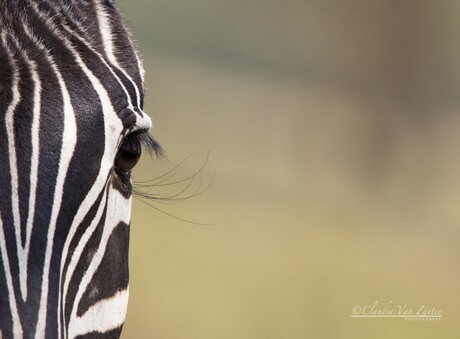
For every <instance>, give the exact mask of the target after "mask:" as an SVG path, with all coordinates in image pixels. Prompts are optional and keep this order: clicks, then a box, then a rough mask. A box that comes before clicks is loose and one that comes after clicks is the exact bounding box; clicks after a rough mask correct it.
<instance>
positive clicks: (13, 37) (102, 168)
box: [0, 0, 161, 339]
mask: <svg viewBox="0 0 460 339" xmlns="http://www.w3.org/2000/svg"><path fill="white" fill-rule="evenodd" d="M143 105H144V70H143V67H142V62H141V61H140V58H139V57H138V54H137V52H136V50H135V48H134V47H133V43H132V41H131V38H130V34H129V33H128V31H127V29H126V28H125V26H124V23H123V21H122V18H121V15H120V13H119V12H118V11H117V9H116V8H115V5H114V3H113V1H111V0H3V1H0V338H31V337H34V338H39V339H41V338H76V337H78V338H83V337H110V338H111V337H115V338H116V337H119V336H120V333H121V329H122V326H123V323H124V319H125V315H126V310H127V304H128V294H129V292H128V291H129V280H128V242H129V224H130V218H131V197H132V185H131V170H132V168H133V167H134V166H135V165H136V163H137V162H138V160H139V157H140V155H141V149H142V148H145V149H147V150H149V151H151V152H154V153H157V154H158V155H160V153H161V147H160V146H159V144H158V143H157V141H156V140H155V139H154V138H153V136H152V135H151V134H150V132H149V130H150V129H151V127H152V121H151V119H150V118H149V117H148V116H147V114H146V113H144V112H143V110H142V109H143Z"/></svg>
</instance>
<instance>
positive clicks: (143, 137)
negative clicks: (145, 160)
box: [129, 130, 164, 158]
mask: <svg viewBox="0 0 460 339" xmlns="http://www.w3.org/2000/svg"><path fill="white" fill-rule="evenodd" d="M129 137H130V138H131V139H132V140H133V141H134V142H139V143H140V144H141V145H142V146H143V147H144V148H145V149H146V150H147V152H148V153H149V154H150V155H153V154H155V155H156V156H157V157H159V158H162V157H164V151H163V149H162V148H161V146H160V144H159V143H158V141H156V140H155V138H154V137H153V135H152V134H150V132H149V131H148V130H139V131H137V132H135V133H131V134H130V135H129Z"/></svg>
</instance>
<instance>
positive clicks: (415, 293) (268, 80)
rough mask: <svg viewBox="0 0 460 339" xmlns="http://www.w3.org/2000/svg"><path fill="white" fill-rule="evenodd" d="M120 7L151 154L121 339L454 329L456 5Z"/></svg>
mask: <svg viewBox="0 0 460 339" xmlns="http://www.w3.org/2000/svg"><path fill="white" fill-rule="evenodd" d="M118 5H119V7H120V8H121V10H122V12H123V13H124V15H125V17H126V19H127V22H128V25H129V26H130V28H131V30H132V32H133V34H134V37H135V39H136V40H137V44H138V47H139V49H140V50H141V53H142V54H143V58H144V60H145V68H146V71H147V75H146V79H147V88H148V92H147V99H146V111H148V112H149V114H150V115H151V116H152V117H153V119H154V123H155V127H154V134H155V136H156V137H157V139H158V140H159V141H160V142H161V144H162V145H163V147H164V149H165V150H166V156H167V157H166V159H163V160H152V159H149V158H148V157H144V159H143V162H142V164H141V166H140V167H138V169H137V170H136V172H135V180H136V181H138V182H139V181H144V180H148V179H155V178H157V179H156V180H154V181H153V182H151V183H152V184H154V185H153V186H152V187H150V188H147V187H144V186H143V185H142V184H138V187H137V188H138V189H139V190H143V191H144V192H145V191H147V192H150V193H151V194H154V195H155V196H157V197H159V198H163V199H157V200H155V201H149V202H148V203H149V204H151V205H152V207H150V206H147V205H146V204H144V203H142V201H141V200H135V201H134V206H133V216H132V227H131V234H132V238H131V252H130V265H131V266H130V267H131V283H130V287H131V297H130V304H129V310H128V318H127V322H126V324H125V328H124V332H123V337H124V338H179V339H182V338H200V339H206V338H217V339H220V338H222V339H227V338H228V339H230V338H232V339H234V338H242V339H246V338H247V339H258V338H260V339H270V338H276V339H278V338H288V339H290V338H293V339H294V338H350V339H351V338H353V339H356V338H366V339H367V338H405V339H406V338H460V326H459V323H458V321H459V319H460V306H459V305H460V288H459V285H460V247H459V245H458V243H459V236H460V209H459V203H460V199H459V196H460V153H459V150H460V133H459V132H460V114H459V113H460V92H459V91H460V3H459V2H458V1H455V0H451V1H449V0H439V1H431V0H414V1H411V0H372V1H369V0H348V1H341V0H285V1H282V2H281V1H275V0H264V1H252V0H249V1H248V0H245V1H242V0H229V1H216V0H195V1H185V0H154V1H151V0H150V1H149V0H129V1H128V0H124V1H123V0H119V1H118ZM208 154H209V157H208ZM203 165H204V166H203ZM203 190H204V191H205V192H204V193H203V194H199V195H197V196H196V197H193V198H190V199H187V197H189V196H194V195H196V194H195V193H197V192H198V193H199V192H201V191H203ZM168 197H169V199H165V198H168ZM180 219H184V220H185V221H184V220H180ZM374 302H378V303H379V304H380V306H379V307H380V308H383V307H384V306H385V305H386V304H388V303H390V302H391V307H392V308H394V309H395V310H396V311H397V306H398V305H402V306H403V305H405V304H408V307H409V308H417V305H421V304H425V305H426V306H427V307H429V308H432V307H437V308H438V309H442V315H443V318H442V320H440V321H406V320H404V319H354V318H351V317H350V315H351V312H352V308H353V307H354V306H355V305H367V304H373V303H374Z"/></svg>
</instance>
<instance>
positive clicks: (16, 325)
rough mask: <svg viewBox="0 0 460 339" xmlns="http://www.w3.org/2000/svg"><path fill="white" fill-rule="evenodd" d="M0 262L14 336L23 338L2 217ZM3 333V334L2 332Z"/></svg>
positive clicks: (0, 221) (0, 223) (0, 226)
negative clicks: (4, 279)
mask: <svg viewBox="0 0 460 339" xmlns="http://www.w3.org/2000/svg"><path fill="white" fill-rule="evenodd" d="M0 254H1V256H0V260H2V262H3V268H4V269H5V278H6V288H7V290H8V302H9V304H10V309H11V316H12V318H13V336H14V337H15V338H22V336H23V333H22V327H21V322H20V320H19V314H18V308H17V306H16V298H15V296H14V288H13V279H12V276H11V270H10V262H9V257H8V251H7V249H6V240H5V233H4V230H3V220H2V216H1V215H0ZM2 293H3V292H2ZM0 333H1V332H0Z"/></svg>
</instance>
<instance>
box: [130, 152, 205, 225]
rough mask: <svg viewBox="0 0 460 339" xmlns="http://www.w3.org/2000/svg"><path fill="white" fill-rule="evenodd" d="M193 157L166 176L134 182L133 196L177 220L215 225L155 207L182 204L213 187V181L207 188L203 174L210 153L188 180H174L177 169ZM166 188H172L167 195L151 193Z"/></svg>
mask: <svg viewBox="0 0 460 339" xmlns="http://www.w3.org/2000/svg"><path fill="white" fill-rule="evenodd" d="M191 156H192V155H190V156H188V157H187V158H186V159H185V160H183V161H182V162H180V163H179V164H178V165H176V166H175V167H174V168H172V169H171V170H169V171H168V172H166V173H165V174H163V175H161V176H159V177H157V178H154V179H151V180H146V181H137V182H136V181H133V196H134V197H135V198H137V199H138V200H139V201H141V202H142V203H144V204H146V205H148V206H150V207H152V208H154V209H156V210H157V211H159V212H161V213H164V214H166V215H169V216H171V217H173V218H175V219H178V220H181V221H184V222H187V223H190V224H197V225H214V223H210V224H208V223H202V222H196V221H191V220H187V219H183V218H180V217H178V216H175V215H173V214H170V213H168V212H166V211H164V210H162V209H161V208H159V207H157V206H154V205H153V203H161V204H176V203H181V202H183V201H185V200H188V199H191V198H194V197H197V196H199V195H201V194H203V193H205V192H206V191H207V190H208V189H209V188H210V187H211V185H212V181H213V180H211V182H210V183H208V184H207V185H206V186H205V185H204V179H203V172H204V169H205V167H206V165H207V163H208V161H209V152H208V154H207V157H206V160H205V162H204V163H203V165H202V166H201V167H200V168H199V169H198V170H197V171H195V172H194V173H192V174H191V175H189V176H188V177H186V178H183V179H182V178H181V179H176V178H174V177H175V175H176V174H177V172H176V171H177V169H178V168H179V167H180V166H182V165H183V164H184V163H185V162H186V161H187V160H189V159H190V158H191ZM165 187H168V188H170V189H171V190H170V191H169V193H166V194H161V193H160V194H158V193H157V194H154V193H151V190H152V189H155V188H158V189H160V190H161V189H164V188H165Z"/></svg>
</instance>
